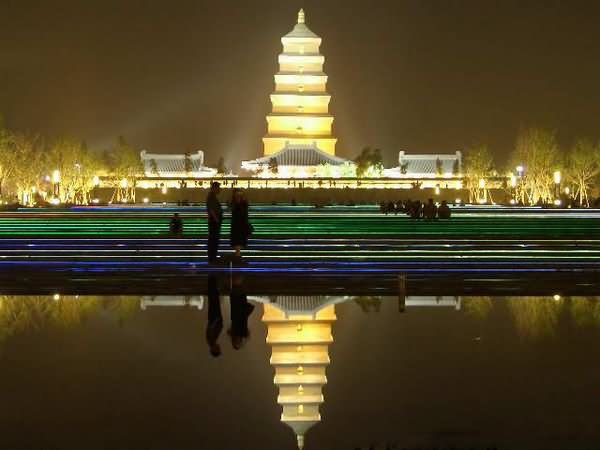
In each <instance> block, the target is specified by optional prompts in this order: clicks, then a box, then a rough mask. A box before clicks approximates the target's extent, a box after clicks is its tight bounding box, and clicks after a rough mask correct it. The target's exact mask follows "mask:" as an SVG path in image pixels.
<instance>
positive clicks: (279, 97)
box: [242, 9, 346, 176]
mask: <svg viewBox="0 0 600 450" xmlns="http://www.w3.org/2000/svg"><path fill="white" fill-rule="evenodd" d="M281 43H282V44H283V53H281V54H280V55H279V72H277V73H276V74H275V91H274V92H273V93H272V94H271V103H272V105H273V110H272V112H271V113H270V114H269V115H267V135H266V136H265V137H264V138H263V146H264V149H263V157H262V158H259V159H255V160H252V161H244V162H243V163H242V168H243V169H245V170H249V171H252V172H259V171H261V170H263V171H264V170H265V169H266V168H267V167H268V165H269V164H270V163H272V160H275V161H276V162H277V167H278V171H279V172H281V176H313V175H314V172H315V166H318V165H323V164H329V165H331V166H339V165H342V164H344V162H346V160H344V159H343V158H339V157H337V156H335V144H336V141H337V139H336V138H335V137H333V135H332V132H331V127H332V124H333V116H332V115H331V114H329V101H330V100H331V95H329V94H328V93H327V89H326V85H327V75H326V74H325V73H324V72H323V64H324V62H325V57H324V56H323V55H321V54H320V53H319V47H320V45H321V38H320V37H319V36H317V35H316V34H315V33H313V32H312V31H311V30H310V29H309V28H308V27H307V26H306V20H305V15H304V10H302V9H301V10H300V11H299V12H298V22H297V23H296V25H295V26H294V29H293V30H292V31H290V32H289V33H288V34H286V35H285V36H283V37H282V38H281Z"/></svg>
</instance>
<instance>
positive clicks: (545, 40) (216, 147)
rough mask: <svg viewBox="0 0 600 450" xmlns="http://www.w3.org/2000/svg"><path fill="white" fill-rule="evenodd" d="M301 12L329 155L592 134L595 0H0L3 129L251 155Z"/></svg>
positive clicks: (501, 148) (503, 144)
mask: <svg viewBox="0 0 600 450" xmlns="http://www.w3.org/2000/svg"><path fill="white" fill-rule="evenodd" d="M300 7H304V8H305V10H306V14H307V24H308V26H309V27H310V28H311V29H312V30H313V31H314V32H316V33H317V34H319V35H320V36H321V37H322V38H323V45H322V47H321V51H322V53H323V54H324V55H325V58H326V59H325V71H326V73H327V74H328V75H329V84H328V90H329V92H330V93H331V94H332V96H333V99H332V103H331V108H330V110H331V112H332V114H333V115H334V116H335V122H334V134H335V135H336V136H337V137H338V138H339V141H338V147H337V149H338V154H340V155H341V156H345V157H354V156H355V155H356V154H357V153H358V152H359V151H360V149H361V148H362V147H363V146H366V145H370V146H373V147H380V148H381V149H382V150H383V152H384V156H385V158H386V161H385V162H386V164H388V165H392V164H394V163H395V162H396V160H397V153H398V151H399V150H402V149H404V150H406V151H409V152H436V151H437V152H454V151H455V150H457V149H462V148H464V147H465V146H468V145H470V144H474V143H487V144H489V145H490V147H491V149H492V151H493V152H494V154H495V155H496V159H497V160H498V162H499V163H500V162H503V160H504V159H505V158H504V156H505V155H507V154H508V152H510V150H511V148H512V146H513V144H514V141H515V138H516V134H517V132H518V130H519V129H520V128H523V127H528V126H543V127H548V128H553V129H556V130H557V131H558V132H559V138H560V141H561V142H562V143H563V144H564V145H568V144H570V142H571V141H572V139H573V138H574V137H577V136H587V137H590V138H593V139H594V140H597V139H599V138H600V130H599V129H598V124H599V123H600V102H598V95H597V94H598V80H600V58H599V56H600V51H599V49H598V43H599V42H600V27H598V23H599V21H600V3H599V2H590V1H570V2H564V1H551V0H546V1H509V0H503V1H490V0H487V1H486V0H477V1H471V0H468V1H467V0H465V1H458V0H456V1H451V2H450V1H442V0H440V1H431V0H427V1H416V0H415V1H390V2H382V1H372V2H365V1H351V0H346V1H329V0H327V1H323V0H321V1H317V0H311V1H309V0H305V1H284V0H280V1H277V2H269V1H256V0H253V1H236V2H233V1H214V2H206V1H202V0H174V1H170V2H166V1H160V2H148V1H126V0H118V1H116V0H113V1H111V0H102V1H94V0H86V1H83V0H70V1H69V0H65V1H61V0H54V1H49V0H48V1H28V0H0V113H2V114H3V115H4V116H5V121H6V123H7V125H8V126H10V127H12V128H15V129H19V130H29V131H35V132H40V133H42V134H44V135H47V136H49V137H53V136H58V135H71V136H76V137H79V138H81V139H85V140H86V141H87V143H88V145H89V146H90V147H92V148H98V149H102V148H105V147H107V146H109V145H110V144H111V143H112V142H113V141H114V140H115V139H116V137H117V136H118V135H124V136H125V137H126V138H127V139H128V140H129V141H130V142H131V143H133V144H134V145H136V146H138V147H139V148H146V149H147V150H149V151H155V152H183V151H194V150H197V149H202V150H204V151H205V154H206V159H207V161H208V162H209V163H214V162H215V161H216V160H217V159H218V157H219V156H220V155H223V156H225V158H226V163H227V164H229V165H231V166H234V167H236V168H237V167H238V165H239V162H240V160H241V159H245V158H252V157H256V156H258V155H259V154H260V153H261V151H262V142H261V138H262V136H263V135H264V134H265V132H266V122H265V115H266V114H267V113H268V112H269V110H270V102H269V94H270V93H271V91H272V89H273V75H274V73H275V72H276V71H277V54H278V53H280V52H281V42H280V38H281V36H283V35H284V34H286V33H287V32H288V31H290V30H291V28H292V27H293V25H294V23H295V21H296V13H297V10H298V9H299V8H300Z"/></svg>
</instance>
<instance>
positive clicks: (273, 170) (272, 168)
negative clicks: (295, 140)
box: [269, 158, 279, 175]
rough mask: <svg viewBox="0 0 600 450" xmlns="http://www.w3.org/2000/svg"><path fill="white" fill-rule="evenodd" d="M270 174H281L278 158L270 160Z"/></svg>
mask: <svg viewBox="0 0 600 450" xmlns="http://www.w3.org/2000/svg"><path fill="white" fill-rule="evenodd" d="M269 172H270V173H271V175H277V174H278V173H279V165H278V164H277V158H270V159H269Z"/></svg>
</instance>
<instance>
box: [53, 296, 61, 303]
mask: <svg viewBox="0 0 600 450" xmlns="http://www.w3.org/2000/svg"><path fill="white" fill-rule="evenodd" d="M52 300H54V301H55V302H56V301H58V300H60V294H54V295H53V296H52Z"/></svg>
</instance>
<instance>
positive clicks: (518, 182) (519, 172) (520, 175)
mask: <svg viewBox="0 0 600 450" xmlns="http://www.w3.org/2000/svg"><path fill="white" fill-rule="evenodd" d="M516 170H517V180H516V186H515V187H516V188H517V189H516V190H517V191H519V192H518V194H520V196H521V203H522V204H525V190H524V189H523V174H524V173H525V167H524V166H523V165H522V164H519V165H518V166H517V168H516ZM518 194H517V196H518Z"/></svg>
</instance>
